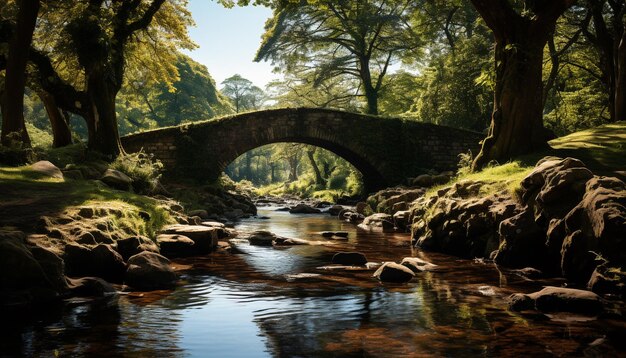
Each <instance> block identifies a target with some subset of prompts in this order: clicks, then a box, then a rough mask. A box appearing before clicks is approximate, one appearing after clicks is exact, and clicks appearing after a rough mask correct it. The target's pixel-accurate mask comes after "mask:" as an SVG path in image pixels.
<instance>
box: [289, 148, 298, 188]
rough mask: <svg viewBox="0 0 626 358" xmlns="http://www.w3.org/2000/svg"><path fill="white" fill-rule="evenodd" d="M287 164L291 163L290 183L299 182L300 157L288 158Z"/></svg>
mask: <svg viewBox="0 0 626 358" xmlns="http://www.w3.org/2000/svg"><path fill="white" fill-rule="evenodd" d="M287 162H288V163H289V179H288V182H290V183H291V182H294V181H296V180H298V157H297V156H295V155H294V156H290V157H289V158H287Z"/></svg>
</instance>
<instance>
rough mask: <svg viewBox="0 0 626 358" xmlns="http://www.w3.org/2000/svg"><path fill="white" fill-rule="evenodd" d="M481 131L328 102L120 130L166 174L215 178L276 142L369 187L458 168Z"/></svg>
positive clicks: (130, 147)
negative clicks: (318, 154)
mask: <svg viewBox="0 0 626 358" xmlns="http://www.w3.org/2000/svg"><path fill="white" fill-rule="evenodd" d="M482 138H483V135H482V134H480V133H475V132H470V131H465V130H460V129H455V128H450V127H443V126H437V125H433V124H428V123H419V122H414V121H407V120H402V119H394V118H381V117H373V116H366V115H361V114H356V113H349V112H341V111H335V110H325V109H310V108H297V109H276V110H267V111H258V112H250V113H244V114H239V115H234V116H229V117H224V118H219V119H214V120H209V121H204V122H195V123H191V124H186V125H182V126H178V127H170V128H163V129H157V130H153V131H148V132H143V133H137V134H133V135H129V136H126V137H124V138H122V143H123V145H124V148H125V149H126V151H128V152H135V151H139V150H140V149H142V148H143V150H144V151H145V152H148V153H153V154H154V155H155V157H156V158H158V159H160V160H161V161H162V162H163V163H164V165H165V168H166V170H167V174H169V175H181V176H190V177H193V178H196V179H200V180H214V179H216V178H218V177H219V175H220V174H221V172H222V171H223V170H224V168H225V167H226V166H227V165H228V164H229V163H231V162H232V161H233V160H234V159H236V158H237V157H238V156H239V155H241V154H244V153H245V152H247V151H249V150H251V149H254V148H256V147H259V146H262V145H265V144H270V143H276V142H300V143H307V144H312V145H316V146H319V147H322V148H324V149H328V150H330V151H332V152H334V153H336V154H338V155H340V156H342V157H343V158H344V159H346V160H347V161H349V162H350V163H351V164H353V165H354V166H355V167H356V168H357V169H358V170H359V171H361V173H362V174H363V177H364V181H365V185H366V187H367V189H368V190H375V189H379V188H382V187H385V186H390V185H396V184H401V183H405V182H406V178H408V177H412V176H416V175H418V174H420V173H423V172H424V171H425V170H428V169H435V170H439V171H443V170H455V169H456V164H457V163H458V160H459V158H458V154H459V153H463V152H467V151H468V150H471V151H472V153H476V152H477V150H478V142H479V141H480V140H481V139H482Z"/></svg>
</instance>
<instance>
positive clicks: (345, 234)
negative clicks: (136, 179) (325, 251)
mask: <svg viewBox="0 0 626 358" xmlns="http://www.w3.org/2000/svg"><path fill="white" fill-rule="evenodd" d="M320 235H322V236H323V237H325V238H332V237H333V236H338V237H344V238H346V237H348V235H349V233H348V232H347V231H322V232H321V233H320Z"/></svg>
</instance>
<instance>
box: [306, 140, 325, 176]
mask: <svg viewBox="0 0 626 358" xmlns="http://www.w3.org/2000/svg"><path fill="white" fill-rule="evenodd" d="M315 150H316V149H315V148H314V149H307V150H306V156H307V157H308V158H309V162H310V163H311V166H312V167H313V171H314V172H315V184H316V185H326V180H324V177H322V173H321V172H320V169H319V168H318V167H317V163H316V162H315V158H314V157H313V154H314V153H315Z"/></svg>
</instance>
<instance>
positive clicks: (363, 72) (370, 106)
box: [359, 57, 378, 116]
mask: <svg viewBox="0 0 626 358" xmlns="http://www.w3.org/2000/svg"><path fill="white" fill-rule="evenodd" d="M359 66H360V69H359V74H360V76H361V82H362V83H363V92H365V99H366V100H367V108H366V110H365V112H366V113H367V114H371V115H375V116H377V115H378V91H376V88H375V87H374V86H373V84H372V73H371V72H370V67H369V66H370V63H369V59H368V58H366V57H364V58H360V59H359Z"/></svg>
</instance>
